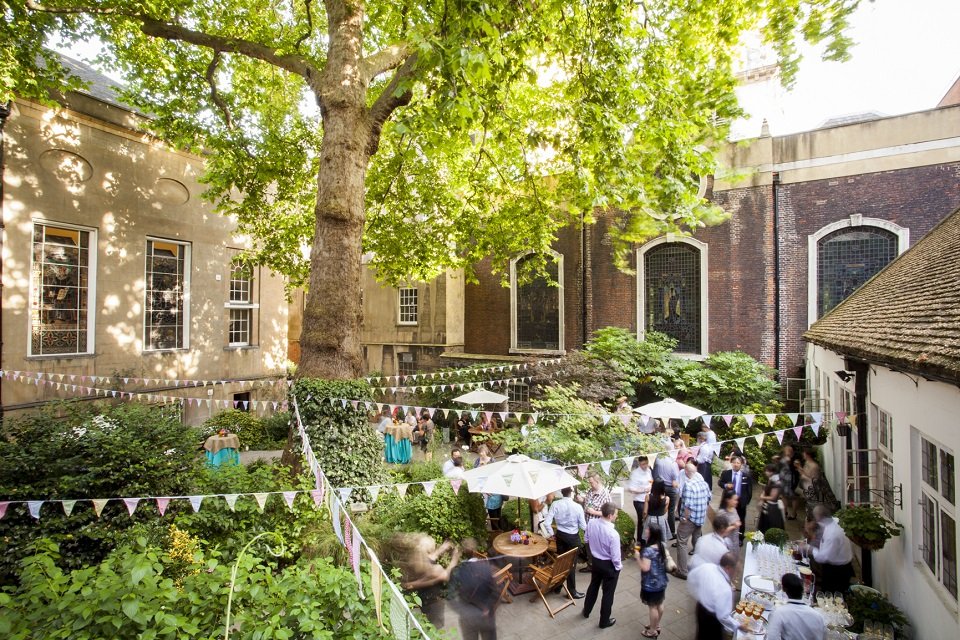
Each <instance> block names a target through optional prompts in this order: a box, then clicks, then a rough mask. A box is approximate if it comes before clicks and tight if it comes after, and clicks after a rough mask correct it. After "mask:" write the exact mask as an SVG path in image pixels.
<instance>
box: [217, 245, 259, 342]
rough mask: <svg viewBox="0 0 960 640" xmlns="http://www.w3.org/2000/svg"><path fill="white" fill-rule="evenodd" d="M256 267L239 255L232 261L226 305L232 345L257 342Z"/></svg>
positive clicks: (229, 337) (229, 336)
mask: <svg viewBox="0 0 960 640" xmlns="http://www.w3.org/2000/svg"><path fill="white" fill-rule="evenodd" d="M256 284H257V283H256V280H255V278H254V269H253V267H252V266H251V265H250V264H247V263H246V262H244V261H243V260H241V259H240V258H239V257H237V258H234V259H233V260H232V261H231V263H230V292H229V295H228V298H227V304H226V305H225V306H226V308H227V313H228V316H229V317H228V321H229V324H228V327H227V333H228V335H227V343H228V344H229V346H231V347H245V346H250V345H253V344H256V335H255V329H256V319H257V310H258V308H259V305H258V304H257V300H256V293H257V290H256Z"/></svg>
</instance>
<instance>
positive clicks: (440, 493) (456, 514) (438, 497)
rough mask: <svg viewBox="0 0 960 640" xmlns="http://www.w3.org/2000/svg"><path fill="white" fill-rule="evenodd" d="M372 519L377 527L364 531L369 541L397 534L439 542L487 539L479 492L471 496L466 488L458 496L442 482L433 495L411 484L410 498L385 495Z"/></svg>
mask: <svg viewBox="0 0 960 640" xmlns="http://www.w3.org/2000/svg"><path fill="white" fill-rule="evenodd" d="M370 518H371V520H372V521H373V523H374V524H375V527H372V528H368V529H364V534H365V535H366V536H367V537H368V538H369V537H370V536H371V535H377V536H378V537H380V538H383V537H384V536H388V535H392V534H393V533H396V532H411V533H412V532H419V533H425V534H427V535H429V536H431V537H433V538H434V539H435V540H437V541H438V542H441V541H443V540H453V541H455V542H459V541H460V540H463V539H464V538H468V537H472V538H477V539H478V540H483V539H486V537H487V534H486V525H487V510H486V509H485V508H484V506H483V498H482V497H481V496H480V494H479V493H469V492H468V491H467V487H466V485H463V486H461V487H460V491H459V493H457V494H454V493H453V488H452V487H451V486H450V484H449V483H447V482H438V483H437V484H436V486H434V488H433V493H432V494H431V495H429V496H428V495H427V494H426V492H425V491H424V490H423V488H422V487H421V486H419V485H411V486H410V488H409V489H408V490H407V496H406V498H401V497H400V496H398V495H397V494H396V493H394V492H392V491H386V492H383V493H381V494H380V498H379V499H378V500H377V502H376V504H375V505H373V509H372V513H371V515H370Z"/></svg>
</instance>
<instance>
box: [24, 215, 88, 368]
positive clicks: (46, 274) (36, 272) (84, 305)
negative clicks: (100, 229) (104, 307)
mask: <svg viewBox="0 0 960 640" xmlns="http://www.w3.org/2000/svg"><path fill="white" fill-rule="evenodd" d="M91 235H92V232H91V231H83V230H80V229H71V228H64V227H56V226H48V225H43V224H35V225H34V226H33V264H32V269H31V279H30V294H31V305H30V312H31V313H30V336H31V340H30V354H31V355H35V356H44V355H53V354H57V355H63V354H78V353H89V351H90V349H89V348H88V344H87V342H88V336H87V333H88V329H89V327H88V317H87V311H88V309H89V304H90V300H89V297H90V273H89V271H90V239H91Z"/></svg>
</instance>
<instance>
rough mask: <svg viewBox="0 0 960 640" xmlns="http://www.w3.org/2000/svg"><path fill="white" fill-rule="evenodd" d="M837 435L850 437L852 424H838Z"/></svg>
mask: <svg viewBox="0 0 960 640" xmlns="http://www.w3.org/2000/svg"><path fill="white" fill-rule="evenodd" d="M837 435H838V436H843V437H847V436H848V435H850V423H849V422H846V421H845V420H841V421H840V422H838V423H837Z"/></svg>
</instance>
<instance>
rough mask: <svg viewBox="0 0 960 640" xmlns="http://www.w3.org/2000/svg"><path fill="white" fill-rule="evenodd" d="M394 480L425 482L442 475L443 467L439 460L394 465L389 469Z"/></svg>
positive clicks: (398, 481)
mask: <svg viewBox="0 0 960 640" xmlns="http://www.w3.org/2000/svg"><path fill="white" fill-rule="evenodd" d="M390 475H391V476H392V477H393V478H394V482H397V483H400V482H426V481H428V480H436V479H438V478H442V477H443V467H442V466H441V465H440V462H437V461H434V460H429V461H427V460H423V461H419V462H411V463H409V464H405V465H399V466H394V467H392V468H391V469H390Z"/></svg>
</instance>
